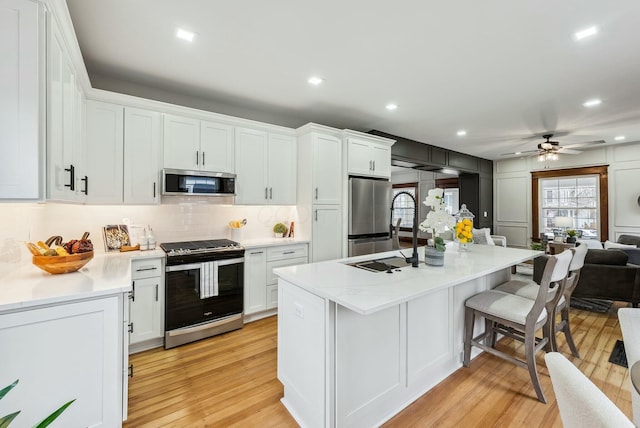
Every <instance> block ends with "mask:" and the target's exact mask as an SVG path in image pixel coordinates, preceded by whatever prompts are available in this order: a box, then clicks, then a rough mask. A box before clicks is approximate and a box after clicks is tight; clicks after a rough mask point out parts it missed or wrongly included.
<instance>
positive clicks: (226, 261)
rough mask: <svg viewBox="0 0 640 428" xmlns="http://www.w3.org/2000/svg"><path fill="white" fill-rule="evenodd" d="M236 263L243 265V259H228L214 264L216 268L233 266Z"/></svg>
mask: <svg viewBox="0 0 640 428" xmlns="http://www.w3.org/2000/svg"><path fill="white" fill-rule="evenodd" d="M238 263H244V257H238V258H235V259H229V260H217V261H216V264H217V265H218V266H227V265H235V264H238Z"/></svg>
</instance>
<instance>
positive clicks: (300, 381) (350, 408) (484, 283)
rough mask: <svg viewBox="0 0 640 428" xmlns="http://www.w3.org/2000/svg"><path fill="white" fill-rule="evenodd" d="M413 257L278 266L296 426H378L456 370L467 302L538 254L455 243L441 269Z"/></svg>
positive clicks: (287, 390)
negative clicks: (388, 265) (396, 263)
mask: <svg viewBox="0 0 640 428" xmlns="http://www.w3.org/2000/svg"><path fill="white" fill-rule="evenodd" d="M403 252H404V253H405V254H407V255H409V254H410V250H404V251H403ZM419 254H420V258H421V263H420V266H419V267H418V268H412V267H411V266H407V267H403V268H401V269H400V270H399V271H398V270H394V271H393V273H386V272H375V273H374V272H369V271H366V270H363V269H359V268H356V267H353V266H349V265H348V264H347V263H353V262H355V261H360V260H368V259H374V258H375V259H380V258H385V257H391V256H397V255H398V251H392V252H388V253H379V254H375V255H369V256H360V257H353V258H349V259H344V260H337V261H328V262H321V263H313V264H308V265H301V266H292V267H286V268H281V269H277V270H276V271H275V273H276V274H277V275H278V276H279V295H278V298H279V303H278V304H279V310H278V378H279V379H280V381H281V382H282V384H283V385H284V397H283V399H282V402H283V404H284V405H285V406H286V407H287V409H288V410H289V412H290V413H291V415H292V416H293V417H294V418H295V419H296V421H297V422H298V423H299V424H300V425H301V426H303V427H372V426H378V425H380V424H382V423H383V422H384V421H386V420H388V419H389V418H391V417H392V416H393V415H395V414H396V413H398V412H399V411H400V410H402V409H403V408H405V407H406V406H407V405H409V404H410V403H411V402H412V401H414V400H415V399H417V398H418V397H419V396H421V395H422V394H424V393H425V392H426V391H428V390H429V389H431V388H432V387H433V386H435V385H436V384H437V383H439V382H440V381H442V380H443V379H444V378H446V377H447V376H449V375H450V374H451V373H453V372H454V371H455V370H457V369H458V368H459V367H461V366H462V362H461V361H462V349H463V329H464V301H465V300H466V299H467V298H468V297H469V296H471V295H474V294H476V293H478V292H480V291H483V290H487V289H490V288H492V287H493V286H495V285H497V284H498V283H501V282H503V281H505V280H508V279H509V277H510V268H511V266H513V265H515V264H518V263H520V262H523V261H525V260H528V259H531V258H533V257H536V256H538V255H540V254H542V253H541V252H539V251H531V250H524V249H513V248H504V247H499V246H488V245H471V246H470V251H468V252H459V251H458V250H457V248H456V247H455V244H452V247H451V248H449V249H448V250H447V252H446V253H445V265H444V267H432V266H426V265H425V264H424V263H423V262H422V258H423V249H422V248H420V249H419ZM476 328H477V329H480V328H482V326H481V325H480V324H478V325H476Z"/></svg>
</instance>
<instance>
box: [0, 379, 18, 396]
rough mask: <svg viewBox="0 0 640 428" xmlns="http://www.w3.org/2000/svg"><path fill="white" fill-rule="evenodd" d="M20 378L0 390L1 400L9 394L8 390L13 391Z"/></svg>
mask: <svg viewBox="0 0 640 428" xmlns="http://www.w3.org/2000/svg"><path fill="white" fill-rule="evenodd" d="M19 380H20V379H16V381H15V382H13V383H12V384H11V385H9V386H7V387H6V388H2V390H0V400H2V397H4V396H5V395H7V392H9V391H11V390H12V389H13V388H14V387H15V386H16V385H17V384H18V381H19Z"/></svg>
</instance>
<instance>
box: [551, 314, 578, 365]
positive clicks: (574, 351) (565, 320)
mask: <svg viewBox="0 0 640 428" xmlns="http://www.w3.org/2000/svg"><path fill="white" fill-rule="evenodd" d="M560 313H561V317H562V331H563V332H564V337H565V338H566V339H567V345H569V349H570V350H571V355H573V356H574V357H576V358H580V354H579V353H578V348H576V344H575V342H574V341H573V336H572V335H571V325H570V324H569V305H565V307H564V308H562V311H561V312H560ZM556 349H557V346H556Z"/></svg>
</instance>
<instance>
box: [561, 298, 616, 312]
mask: <svg viewBox="0 0 640 428" xmlns="http://www.w3.org/2000/svg"><path fill="white" fill-rule="evenodd" d="M612 304H613V302H612V301H611V300H600V299H581V298H578V297H572V298H571V307H572V308H576V309H583V310H585V311H591V312H600V313H605V312H608V311H609V308H610V307H611V305H612Z"/></svg>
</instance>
